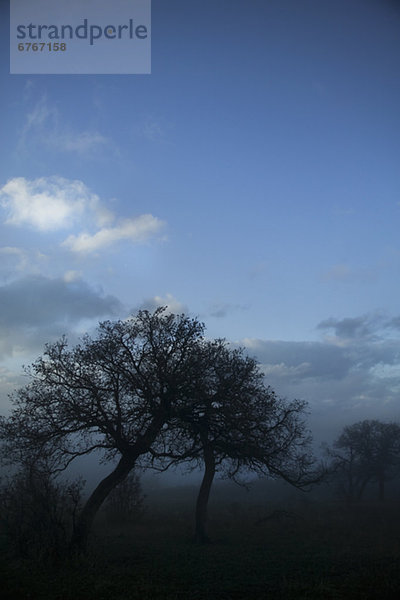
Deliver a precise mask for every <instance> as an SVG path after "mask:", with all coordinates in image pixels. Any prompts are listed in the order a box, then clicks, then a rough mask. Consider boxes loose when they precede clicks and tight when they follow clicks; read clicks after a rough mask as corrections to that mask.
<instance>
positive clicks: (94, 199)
mask: <svg viewBox="0 0 400 600" xmlns="http://www.w3.org/2000/svg"><path fill="white" fill-rule="evenodd" d="M0 206H1V207H2V208H3V209H4V211H5V213H6V219H5V223H6V224H7V225H14V226H20V227H21V226H29V227H31V228H33V229H36V230H38V231H41V232H49V231H57V230H63V229H72V228H76V227H78V226H79V228H80V229H81V231H80V232H79V233H74V234H71V235H69V236H68V237H67V239H65V240H64V241H63V242H62V244H61V245H62V246H64V247H65V248H68V249H69V250H71V251H72V252H75V253H80V254H84V253H90V252H95V251H98V250H100V249H102V248H106V247H108V246H111V245H112V244H115V243H116V242H118V241H121V240H129V241H131V242H134V243H140V242H145V241H147V240H148V239H150V238H151V237H153V236H154V235H156V234H157V233H158V232H159V231H160V230H161V229H162V228H163V227H164V222H163V221H161V220H160V219H158V218H157V217H154V216H153V215H151V214H145V215H139V216H137V217H131V218H126V219H119V220H118V221H116V218H115V216H114V214H113V213H112V212H111V211H109V210H108V209H107V208H106V207H105V206H104V205H103V204H102V203H101V202H100V199H99V197H98V196H97V195H96V194H94V193H93V192H91V191H90V190H89V188H88V187H87V186H86V185H85V184H84V183H83V182H82V181H78V180H68V179H64V178H62V177H57V176H54V177H41V178H39V179H34V180H31V181H30V180H28V179H25V178H24V177H15V178H14V179H11V180H10V181H8V182H7V183H6V184H5V185H4V186H3V187H2V188H0ZM113 223H114V224H113ZM112 224H113V225H112ZM84 227H85V228H86V231H82V229H83V228H84Z"/></svg>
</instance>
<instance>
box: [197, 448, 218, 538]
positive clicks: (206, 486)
mask: <svg viewBox="0 0 400 600" xmlns="http://www.w3.org/2000/svg"><path fill="white" fill-rule="evenodd" d="M204 465H205V470H204V476H203V481H202V482H201V486H200V490H199V495H198V496H197V502H196V528H195V541H196V542H199V543H201V544H205V543H206V542H208V541H209V539H208V537H207V534H206V523H207V506H208V499H209V496H210V490H211V485H212V482H213V479H214V475H215V458H214V454H213V451H212V449H211V448H205V449H204Z"/></svg>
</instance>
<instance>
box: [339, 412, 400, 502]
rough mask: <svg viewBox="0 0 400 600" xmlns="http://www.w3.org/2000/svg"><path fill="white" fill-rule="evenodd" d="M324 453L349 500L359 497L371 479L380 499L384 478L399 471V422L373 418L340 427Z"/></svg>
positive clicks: (388, 478) (392, 475)
mask: <svg viewBox="0 0 400 600" xmlns="http://www.w3.org/2000/svg"><path fill="white" fill-rule="evenodd" d="M327 453H328V456H329V457H330V459H331V470H332V471H333V473H335V474H336V476H337V478H338V479H339V481H340V487H341V489H342V491H343V493H344V495H345V496H346V498H347V500H348V501H349V502H353V501H354V500H361V498H362V496H363V493H364V491H365V489H366V487H367V485H368V484H370V483H373V482H375V483H377V484H378V497H379V500H380V501H383V500H384V498H385V482H386V481H388V480H390V479H391V478H392V477H394V476H395V474H396V473H398V471H399V466H400V426H399V425H397V424H396V423H382V422H380V421H377V420H372V421H369V420H365V421H360V422H359V423H354V424H353V425H350V426H347V427H345V428H344V429H343V432H342V433H341V435H340V436H339V437H338V438H337V440H336V441H335V442H334V443H333V447H332V448H328V450H327Z"/></svg>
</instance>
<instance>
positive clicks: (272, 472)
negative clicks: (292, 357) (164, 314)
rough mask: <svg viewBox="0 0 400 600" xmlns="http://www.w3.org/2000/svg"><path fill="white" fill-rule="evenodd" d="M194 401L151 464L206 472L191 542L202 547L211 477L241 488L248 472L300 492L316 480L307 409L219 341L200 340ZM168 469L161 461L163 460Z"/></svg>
mask: <svg viewBox="0 0 400 600" xmlns="http://www.w3.org/2000/svg"><path fill="white" fill-rule="evenodd" d="M194 377H195V379H194V383H195V385H194V390H193V395H192V396H191V397H188V398H187V401H186V403H183V405H182V406H180V407H178V409H179V410H178V412H177V418H178V421H179V423H178V424H176V423H174V424H172V427H171V429H170V435H166V436H165V437H164V439H163V442H164V444H165V446H164V449H163V450H160V448H158V451H156V452H154V453H153V454H154V458H157V457H158V458H160V457H164V460H166V461H167V462H166V465H167V467H168V466H170V464H175V465H176V464H179V463H181V462H189V463H191V464H192V466H193V465H200V466H202V467H203V468H204V475H203V479H202V483H201V486H200V490H199V494H198V497H197V503H196V518H195V538H196V540H197V541H199V542H205V541H207V539H208V537H207V532H206V520H207V505H208V500H209V495H210V490H211V486H212V483H213V480H214V476H215V474H216V472H218V473H219V474H220V475H223V476H225V477H228V478H231V479H233V480H234V481H236V482H238V481H239V477H240V476H241V475H243V474H244V475H246V474H248V473H249V472H250V471H251V472H255V473H258V474H259V475H264V476H265V475H266V476H269V477H281V478H283V479H285V480H286V481H287V482H289V483H291V484H292V485H295V486H297V487H305V486H307V485H310V483H311V482H313V481H315V480H316V479H318V477H317V476H316V473H312V466H313V464H314V459H313V458H312V456H311V453H310V449H309V442H310V438H309V435H308V432H307V431H306V428H305V425H304V421H303V417H304V408H305V404H304V402H301V401H297V400H295V401H293V402H287V401H285V400H283V399H281V398H279V397H278V396H277V395H276V394H275V392H274V391H273V390H272V389H271V388H270V387H268V386H266V385H265V383H264V375H263V373H262V371H261V370H260V368H259V365H258V363H257V362H256V361H255V360H254V359H253V358H250V357H249V356H246V355H245V354H244V351H243V349H234V350H232V349H230V348H229V347H228V345H227V343H226V342H225V341H224V340H215V341H213V342H203V343H202V348H201V352H199V354H198V356H197V367H196V368H195V369H194ZM164 464H165V462H164Z"/></svg>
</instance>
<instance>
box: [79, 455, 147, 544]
mask: <svg viewBox="0 0 400 600" xmlns="http://www.w3.org/2000/svg"><path fill="white" fill-rule="evenodd" d="M135 462H136V458H135V459H133V458H131V457H127V456H122V458H121V459H120V461H119V463H118V465H117V466H116V467H115V469H114V471H112V473H110V474H109V475H107V477H105V478H104V479H103V480H102V481H100V483H99V484H98V486H97V487H96V488H95V490H94V491H93V492H92V494H91V495H90V496H89V498H88V500H87V501H86V504H85V505H84V507H83V509H82V511H81V513H80V515H79V516H78V519H77V522H76V525H75V527H74V531H73V534H72V538H71V543H70V550H71V551H72V553H82V552H85V550H86V547H87V541H88V537H89V533H90V530H91V528H92V525H93V521H94V518H95V516H96V514H97V511H98V510H99V508H100V506H101V505H102V503H103V502H104V500H105V499H106V498H107V496H108V494H109V493H110V492H111V491H112V490H113V489H114V488H115V486H116V485H118V484H119V483H120V482H121V481H123V480H124V479H125V477H126V476H127V475H128V474H129V472H130V471H131V470H132V468H133V467H134V465H135Z"/></svg>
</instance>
